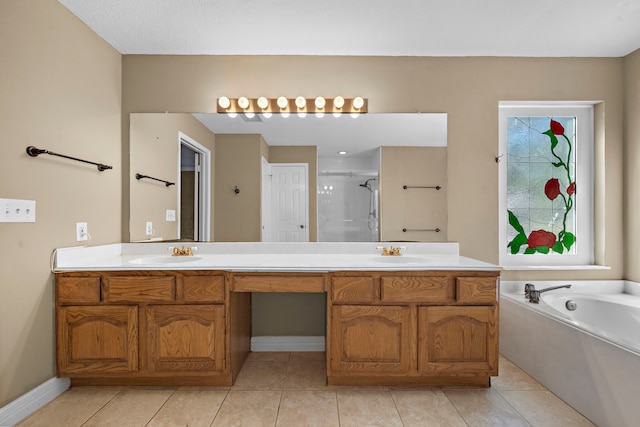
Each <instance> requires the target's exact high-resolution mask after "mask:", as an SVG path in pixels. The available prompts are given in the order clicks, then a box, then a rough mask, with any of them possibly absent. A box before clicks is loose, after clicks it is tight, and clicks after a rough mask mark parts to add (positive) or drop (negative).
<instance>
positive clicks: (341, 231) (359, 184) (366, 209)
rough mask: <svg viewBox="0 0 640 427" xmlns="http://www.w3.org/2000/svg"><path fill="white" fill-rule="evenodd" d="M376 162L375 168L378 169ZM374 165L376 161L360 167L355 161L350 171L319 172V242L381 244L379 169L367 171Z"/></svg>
mask: <svg viewBox="0 0 640 427" xmlns="http://www.w3.org/2000/svg"><path fill="white" fill-rule="evenodd" d="M375 159H377V156H376V157H375ZM375 159H374V161H373V164H374V165H375V166H377V164H376V163H375ZM371 162H372V159H367V160H366V162H364V164H363V161H362V160H361V161H360V162H359V163H358V162H357V161H354V160H351V162H350V163H349V164H348V165H349V166H351V167H352V169H349V170H345V169H342V170H338V169H335V168H333V169H323V168H322V166H321V167H320V168H319V169H320V172H319V173H318V241H320V242H376V241H378V240H379V236H380V231H379V188H378V183H379V179H378V168H375V169H371V168H369V169H366V168H365V166H371ZM333 166H335V162H334V163H333ZM342 166H347V164H346V163H343V164H342Z"/></svg>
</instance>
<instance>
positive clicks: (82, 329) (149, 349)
mask: <svg viewBox="0 0 640 427" xmlns="http://www.w3.org/2000/svg"><path fill="white" fill-rule="evenodd" d="M225 292H226V289H225V275H224V273H220V272H206V271H203V272H166V271H135V272H131V271H129V272H120V271H118V272H95V273H94V272H91V273H59V274H57V275H56V307H57V310H56V311H57V314H56V320H57V323H56V334H57V350H56V351H57V369H58V376H61V377H70V378H72V381H73V382H74V383H75V384H136V385H144V384H159V385H170V384H202V385H231V383H232V374H233V373H234V372H233V371H232V370H231V369H230V367H229V366H227V363H226V360H227V351H226V348H227V334H226V330H227V327H226V325H225V320H226V317H227V315H226V313H227V305H226V304H225V301H226V300H227V299H226V297H225ZM237 370H239V368H238V369H237ZM237 370H236V371H237ZM235 373H237V372H235Z"/></svg>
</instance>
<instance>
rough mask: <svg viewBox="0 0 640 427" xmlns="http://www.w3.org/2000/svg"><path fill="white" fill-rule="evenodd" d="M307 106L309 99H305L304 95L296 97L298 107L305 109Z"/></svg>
mask: <svg viewBox="0 0 640 427" xmlns="http://www.w3.org/2000/svg"><path fill="white" fill-rule="evenodd" d="M306 106H307V100H306V99H304V97H302V96H299V97H297V98H296V107H298V108H299V109H303V108H304V107H306Z"/></svg>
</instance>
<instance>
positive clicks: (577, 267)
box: [500, 264, 611, 271]
mask: <svg viewBox="0 0 640 427" xmlns="http://www.w3.org/2000/svg"><path fill="white" fill-rule="evenodd" d="M500 268H502V269H503V270H506V271H514V270H521V271H541V270H544V271H554V270H555V271H561V270H572V271H577V270H611V267H610V266H608V265H596V264H590V265H501V266H500Z"/></svg>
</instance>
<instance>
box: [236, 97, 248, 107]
mask: <svg viewBox="0 0 640 427" xmlns="http://www.w3.org/2000/svg"><path fill="white" fill-rule="evenodd" d="M238 107H240V108H242V109H243V110H244V109H246V108H247V107H249V100H248V99H247V98H246V97H245V96H241V97H240V98H238Z"/></svg>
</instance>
